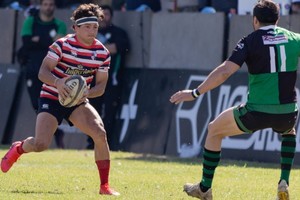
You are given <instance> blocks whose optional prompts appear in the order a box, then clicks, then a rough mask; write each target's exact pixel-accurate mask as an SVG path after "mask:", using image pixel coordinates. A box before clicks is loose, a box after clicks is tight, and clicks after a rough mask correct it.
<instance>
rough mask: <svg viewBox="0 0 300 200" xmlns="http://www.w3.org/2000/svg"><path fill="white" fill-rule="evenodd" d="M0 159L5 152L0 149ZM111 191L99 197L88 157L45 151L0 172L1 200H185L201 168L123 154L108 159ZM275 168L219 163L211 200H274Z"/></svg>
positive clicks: (295, 175) (295, 190)
mask: <svg viewBox="0 0 300 200" xmlns="http://www.w3.org/2000/svg"><path fill="white" fill-rule="evenodd" d="M0 149H1V150H0V156H1V157H2V156H3V155H4V154H5V152H6V149H3V147H2V148H0ZM111 160H112V163H111V174H110V182H111V185H112V186H113V187H114V188H115V189H117V190H118V191H119V192H120V193H121V196H119V197H110V196H99V195H98V189H99V176H98V171H97V169H96V165H95V163H94V155H93V151H88V150H82V151H76V150H48V151H45V152H42V153H31V154H26V155H24V156H22V157H21V159H20V160H19V161H18V162H17V163H16V164H15V166H14V167H13V168H12V169H11V170H10V171H9V172H8V173H6V174H3V173H1V172H0V199H1V200H14V199H15V200H27V199H28V200H34V199H36V200H44V199H46V200H47V199H55V200H60V199H62V200H87V199H120V200H123V199H126V200H127V199H128V200H164V199H170V200H184V199H193V198H189V197H188V196H186V194H185V193H183V192H182V185H183V184H184V183H185V182H198V181H199V180H200V177H201V171H202V165H201V163H200V162H198V161H197V160H195V159H179V158H168V157H162V156H151V155H140V154H133V153H124V152H112V154H111ZM279 173H280V170H279V164H263V163H254V162H241V161H239V162H237V161H224V160H223V161H222V162H221V164H220V166H219V167H218V168H217V172H216V175H215V180H214V185H213V186H214V187H213V194H214V199H215V200H229V199H230V200H250V199H251V200H269V199H270V200H271V199H272V200H274V199H275V195H276V189H277V181H278V177H279ZM299 173H300V169H299V167H296V168H295V169H294V170H293V171H292V174H291V179H290V182H291V186H290V191H291V192H290V193H291V199H293V200H297V198H298V199H300V187H299V183H300V176H299Z"/></svg>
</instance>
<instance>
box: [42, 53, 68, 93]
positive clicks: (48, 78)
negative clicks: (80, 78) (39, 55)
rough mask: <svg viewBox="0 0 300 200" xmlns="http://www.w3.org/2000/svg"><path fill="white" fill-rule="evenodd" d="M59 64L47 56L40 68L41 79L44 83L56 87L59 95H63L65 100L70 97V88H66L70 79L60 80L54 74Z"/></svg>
mask: <svg viewBox="0 0 300 200" xmlns="http://www.w3.org/2000/svg"><path fill="white" fill-rule="evenodd" d="M57 62H58V61H57V60H55V59H53V58H51V57H49V56H46V57H45V58H44V60H43V62H42V65H41V67H40V71H39V79H40V80H41V81H42V82H43V83H46V84H48V85H54V86H55V87H56V88H57V90H58V93H59V95H61V96H62V97H63V98H66V97H67V96H68V95H69V91H68V88H67V87H65V81H66V79H67V78H68V77H65V78H62V79H59V78H57V77H55V76H54V75H53V74H52V71H53V69H54V68H55V66H56V65H57Z"/></svg>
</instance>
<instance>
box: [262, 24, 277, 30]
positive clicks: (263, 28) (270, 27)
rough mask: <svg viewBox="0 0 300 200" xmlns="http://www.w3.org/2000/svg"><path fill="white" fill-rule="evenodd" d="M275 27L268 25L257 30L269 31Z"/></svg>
mask: <svg viewBox="0 0 300 200" xmlns="http://www.w3.org/2000/svg"><path fill="white" fill-rule="evenodd" d="M275 28H276V25H268V26H263V27H260V28H259V30H269V29H275Z"/></svg>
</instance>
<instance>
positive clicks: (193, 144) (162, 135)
mask: <svg viewBox="0 0 300 200" xmlns="http://www.w3.org/2000/svg"><path fill="white" fill-rule="evenodd" d="M207 74H208V72H207V71H200V70H199V71H198V70H169V69H127V71H126V73H125V75H124V76H125V77H126V80H125V81H124V87H125V88H124V92H123V96H122V100H123V105H122V109H121V112H120V119H119V120H118V123H117V124H118V126H117V129H118V131H116V132H117V133H118V134H119V135H118V142H119V145H118V146H119V149H120V150H125V151H130V152H137V153H153V154H159V155H172V156H179V157H196V156H199V155H201V152H202V148H203V146H204V142H205V137H206V134H207V125H208V123H209V122H210V121H212V120H213V119H214V118H215V117H216V116H218V115H219V114H220V113H221V112H222V111H223V110H225V109H226V108H229V107H231V106H234V105H238V104H240V103H243V102H246V99H247V89H248V87H247V73H246V72H238V73H236V74H235V75H233V76H232V77H231V78H230V79H228V80H227V81H226V82H225V83H224V84H223V85H221V86H220V87H218V88H215V89H214V90H212V91H210V92H208V93H206V94H205V95H201V96H200V97H199V98H197V99H196V100H195V101H192V102H185V103H183V104H179V105H173V104H171V103H170V102H169V98H170V96H171V95H172V94H173V93H174V92H176V91H178V90H182V89H185V88H194V87H196V86H197V85H198V84H200V83H201V82H202V81H203V80H204V79H205V78H206V76H207ZM297 93H298V94H299V91H298V90H297ZM297 132H299V131H298V130H297ZM280 140H281V138H280V136H279V135H278V134H277V133H274V132H273V131H272V130H271V129H264V130H261V131H257V132H255V133H253V134H244V135H241V136H234V137H226V138H225V139H224V140H223V142H222V157H223V158H228V159H240V160H253V161H263V162H278V161H279V155H280V146H281V142H280ZM298 143H300V138H299V134H298V136H297V152H300V144H298ZM297 157H298V155H297V156H296V160H295V163H300V160H299V159H297Z"/></svg>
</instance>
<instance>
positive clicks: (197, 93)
mask: <svg viewBox="0 0 300 200" xmlns="http://www.w3.org/2000/svg"><path fill="white" fill-rule="evenodd" d="M192 96H193V97H194V99H196V98H197V97H199V96H200V92H199V90H198V89H197V88H196V89H193V90H192Z"/></svg>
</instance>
